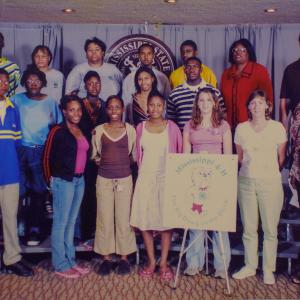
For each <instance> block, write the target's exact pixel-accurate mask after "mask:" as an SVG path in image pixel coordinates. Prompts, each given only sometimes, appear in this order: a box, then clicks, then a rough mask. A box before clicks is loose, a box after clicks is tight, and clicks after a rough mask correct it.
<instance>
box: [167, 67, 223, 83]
mask: <svg viewBox="0 0 300 300" xmlns="http://www.w3.org/2000/svg"><path fill="white" fill-rule="evenodd" d="M201 66H202V71H201V74H200V77H201V78H202V79H204V80H205V81H206V82H207V83H208V84H210V85H212V86H213V87H215V88H216V87H217V78H216V75H215V73H214V72H213V70H212V69H210V68H209V67H208V66H206V65H204V64H202V65H201ZM185 81H186V75H185V73H184V66H181V67H179V68H177V69H176V70H174V71H173V72H172V73H171V75H170V82H171V87H172V88H173V89H175V88H176V87H177V86H179V85H180V84H183V83H184V82H185Z"/></svg>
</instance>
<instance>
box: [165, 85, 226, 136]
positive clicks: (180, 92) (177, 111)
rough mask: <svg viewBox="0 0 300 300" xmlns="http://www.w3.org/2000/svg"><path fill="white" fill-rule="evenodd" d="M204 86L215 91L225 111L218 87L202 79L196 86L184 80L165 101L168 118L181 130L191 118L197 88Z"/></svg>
mask: <svg viewBox="0 0 300 300" xmlns="http://www.w3.org/2000/svg"><path fill="white" fill-rule="evenodd" d="M205 87H209V88H211V89H213V90H214V91H215V93H216V95H217V96H218V98H219V106H220V108H221V109H222V110H223V111H224V112H225V104H224V100H223V97H222V95H221V92H220V91H219V90H218V89H216V88H214V87H213V86H212V85H210V84H208V83H207V82H206V81H205V80H203V79H202V80H201V82H200V84H199V85H197V86H190V85H188V84H187V83H186V82H185V83H183V84H181V85H179V86H178V87H177V88H175V89H174V90H172V92H171V94H170V96H169V99H168V102H167V116H168V119H170V120H173V121H174V122H175V123H176V124H177V125H178V127H179V128H180V130H181V131H182V130H183V127H184V125H185V123H186V122H187V121H189V120H190V119H191V118H192V109H193V104H194V101H195V97H196V94H197V92H198V90H199V89H202V88H205Z"/></svg>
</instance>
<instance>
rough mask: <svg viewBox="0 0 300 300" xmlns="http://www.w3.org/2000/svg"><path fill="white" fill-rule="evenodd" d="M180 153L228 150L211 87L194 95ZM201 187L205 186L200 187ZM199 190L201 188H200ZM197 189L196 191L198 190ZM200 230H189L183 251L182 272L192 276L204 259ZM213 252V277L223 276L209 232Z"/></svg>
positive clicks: (228, 140) (226, 134)
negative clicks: (183, 269)
mask: <svg viewBox="0 0 300 300" xmlns="http://www.w3.org/2000/svg"><path fill="white" fill-rule="evenodd" d="M183 152H184V153H206V154H207V153H209V154H222V153H223V154H232V135H231V130H230V126H229V124H228V123H227V122H226V121H225V120H224V119H223V114H222V112H221V110H220V108H219V105H218V97H217V96H216V94H215V92H214V90H213V89H212V88H209V87H206V88H203V89H200V90H199V91H198V93H197V95H196V98H195V101H194V105H193V112H192V119H191V120H190V121H189V122H188V123H186V125H185V127H184V130H183ZM203 189H205V187H204V188H203ZM201 191H202V190H201ZM198 192H200V191H198ZM204 235H205V231H204V230H189V237H190V244H191V243H193V241H194V240H195V239H197V241H195V242H194V243H193V244H192V245H191V247H189V249H188V251H187V253H186V260H187V268H186V270H185V271H184V273H185V274H187V275H190V276H193V275H196V274H198V273H199V272H200V271H202V269H203V266H204V261H205V250H204ZM221 236H222V239H223V244H224V251H225V262H226V266H227V267H228V266H229V263H230V257H231V255H230V244H229V238H228V233H227V232H226V233H225V232H223V233H222V235H221ZM213 252H214V267H215V277H216V278H225V277H226V274H225V270H224V263H223V260H222V257H221V251H220V239H219V236H218V235H217V233H216V232H213Z"/></svg>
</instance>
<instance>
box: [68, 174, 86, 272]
mask: <svg viewBox="0 0 300 300" xmlns="http://www.w3.org/2000/svg"><path fill="white" fill-rule="evenodd" d="M73 186H74V194H73V199H72V203H71V207H70V212H69V216H68V220H67V226H66V230H65V238H64V240H65V250H66V258H67V260H68V262H69V265H70V266H71V267H73V266H74V265H75V264H76V261H75V247H74V228H75V222H76V218H77V216H78V212H79V208H80V205H81V201H82V197H83V193H84V178H83V176H82V177H80V178H77V177H74V178H73Z"/></svg>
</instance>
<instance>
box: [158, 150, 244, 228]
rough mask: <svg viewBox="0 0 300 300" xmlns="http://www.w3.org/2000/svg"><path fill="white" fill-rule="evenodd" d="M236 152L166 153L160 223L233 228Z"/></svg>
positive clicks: (190, 226) (194, 226)
mask: <svg viewBox="0 0 300 300" xmlns="http://www.w3.org/2000/svg"><path fill="white" fill-rule="evenodd" d="M237 166H238V161H237V155H214V154H168V156H167V165H166V184H165V197H164V205H163V225H164V227H167V228H191V229H205V230H217V231H231V232H234V231H235V230H236V202H237Z"/></svg>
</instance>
